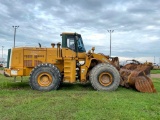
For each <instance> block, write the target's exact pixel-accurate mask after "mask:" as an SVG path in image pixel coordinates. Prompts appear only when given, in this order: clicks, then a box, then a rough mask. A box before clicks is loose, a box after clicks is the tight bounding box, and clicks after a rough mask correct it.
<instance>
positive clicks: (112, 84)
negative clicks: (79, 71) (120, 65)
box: [89, 63, 120, 91]
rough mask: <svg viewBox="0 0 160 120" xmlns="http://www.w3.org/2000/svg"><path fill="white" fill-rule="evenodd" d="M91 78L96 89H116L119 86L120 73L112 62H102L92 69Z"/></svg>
mask: <svg viewBox="0 0 160 120" xmlns="http://www.w3.org/2000/svg"><path fill="white" fill-rule="evenodd" d="M89 80H90V82H91V84H92V86H93V88H94V89H95V90H99V91H101V90H103V91H114V90H116V89H117V88H118V86H119V83H120V75H119V72H118V70H117V69H116V68H115V67H114V66H112V65H111V64H108V63H100V64H98V65H96V66H95V67H94V68H93V69H92V70H91V73H90V76H89Z"/></svg>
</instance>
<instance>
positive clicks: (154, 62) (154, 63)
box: [154, 56, 156, 65]
mask: <svg viewBox="0 0 160 120" xmlns="http://www.w3.org/2000/svg"><path fill="white" fill-rule="evenodd" d="M155 64H156V63H155V56H154V65H155Z"/></svg>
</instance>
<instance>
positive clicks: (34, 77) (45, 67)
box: [29, 63, 61, 91]
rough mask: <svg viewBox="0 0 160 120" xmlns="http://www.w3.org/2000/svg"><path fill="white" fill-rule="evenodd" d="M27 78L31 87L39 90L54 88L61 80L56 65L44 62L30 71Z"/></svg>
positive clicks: (56, 87)
mask: <svg viewBox="0 0 160 120" xmlns="http://www.w3.org/2000/svg"><path fill="white" fill-rule="evenodd" d="M29 80H30V81H29V83H30V86H31V88H32V89H35V90H39V91H50V90H56V89H58V87H59V84H60V81H61V73H60V71H59V69H58V68H57V67H56V66H54V65H52V64H49V63H44V64H40V65H38V66H37V67H35V68H34V69H33V70H32V71H31V74H30V78H29Z"/></svg>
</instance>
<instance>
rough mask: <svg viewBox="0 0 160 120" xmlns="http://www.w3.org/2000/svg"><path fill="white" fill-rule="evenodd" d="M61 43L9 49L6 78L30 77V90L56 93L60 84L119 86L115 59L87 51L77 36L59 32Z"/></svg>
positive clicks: (103, 87) (98, 86)
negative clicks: (54, 91) (47, 46)
mask: <svg viewBox="0 0 160 120" xmlns="http://www.w3.org/2000/svg"><path fill="white" fill-rule="evenodd" d="M61 38H62V44H60V43H57V44H55V43H52V44H51V48H45V47H41V46H39V47H16V48H12V49H9V50H8V60H7V68H5V70H4V74H5V76H12V77H16V76H30V77H29V84H30V86H31V88H32V89H35V90H39V91H50V90H56V89H57V88H58V87H59V86H60V84H61V83H63V82H67V83H75V82H77V81H79V82H81V83H85V82H88V81H90V83H91V84H92V86H93V88H94V89H95V90H104V91H113V90H116V89H117V88H118V86H119V83H120V74H119V72H118V69H119V60H118V57H115V58H110V57H109V56H106V55H104V54H102V53H98V54H96V53H94V50H95V48H94V47H93V48H92V49H91V50H89V51H88V52H86V50H85V47H84V44H83V40H82V37H81V35H80V34H78V33H65V32H64V33H62V34H61Z"/></svg>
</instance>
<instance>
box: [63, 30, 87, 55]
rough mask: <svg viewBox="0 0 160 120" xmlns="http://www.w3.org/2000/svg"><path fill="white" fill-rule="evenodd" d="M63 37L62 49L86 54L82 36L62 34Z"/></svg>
mask: <svg viewBox="0 0 160 120" xmlns="http://www.w3.org/2000/svg"><path fill="white" fill-rule="evenodd" d="M61 36H62V48H69V49H71V50H73V51H75V52H78V53H83V52H86V50H85V47H84V44H83V40H82V37H81V35H80V34H77V33H62V34H61Z"/></svg>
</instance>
